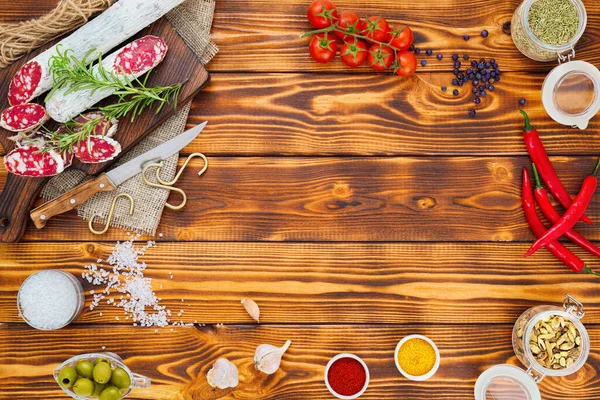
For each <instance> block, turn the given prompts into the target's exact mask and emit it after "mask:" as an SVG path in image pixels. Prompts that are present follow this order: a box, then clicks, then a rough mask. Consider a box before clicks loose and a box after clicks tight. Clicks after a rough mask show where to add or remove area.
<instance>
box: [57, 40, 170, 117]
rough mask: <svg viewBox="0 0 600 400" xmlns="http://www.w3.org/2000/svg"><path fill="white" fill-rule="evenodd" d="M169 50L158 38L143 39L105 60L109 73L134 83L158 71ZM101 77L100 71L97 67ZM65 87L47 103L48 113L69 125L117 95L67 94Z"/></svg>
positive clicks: (106, 91)
mask: <svg viewBox="0 0 600 400" xmlns="http://www.w3.org/2000/svg"><path fill="white" fill-rule="evenodd" d="M167 50H168V47H167V45H166V43H165V42H164V40H162V39H161V38H159V37H156V36H150V35H148V36H144V37H142V38H140V39H137V40H135V41H133V42H131V43H129V44H128V45H126V46H124V47H122V48H121V49H119V50H117V51H116V52H114V53H112V54H111V55H109V56H108V57H106V58H105V59H103V60H102V66H103V67H104V69H106V71H108V72H112V73H114V74H116V75H117V76H119V77H120V79H121V81H122V82H126V80H130V81H131V80H133V79H135V78H138V77H140V76H142V75H143V74H145V73H146V72H148V71H150V70H151V69H152V68H154V67H156V66H157V65H158V64H159V63H160V62H161V61H162V60H163V58H164V57H165V55H166V53H167ZM93 73H95V74H98V67H94V72H93ZM68 90H69V88H68V87H65V88H62V89H61V90H57V91H55V92H54V93H53V94H52V96H50V97H49V98H48V99H46V110H47V111H48V114H49V115H50V117H51V118H52V119H54V120H55V121H58V122H66V121H68V120H70V119H72V118H74V117H75V116H76V115H78V114H80V113H82V112H83V111H85V110H87V109H89V108H91V107H92V106H93V105H94V104H96V103H98V102H99V101H101V100H103V99H105V98H106V97H108V96H110V95H111V94H113V93H114V90H113V89H99V90H91V89H90V90H78V91H75V92H71V93H68V94H67V92H68Z"/></svg>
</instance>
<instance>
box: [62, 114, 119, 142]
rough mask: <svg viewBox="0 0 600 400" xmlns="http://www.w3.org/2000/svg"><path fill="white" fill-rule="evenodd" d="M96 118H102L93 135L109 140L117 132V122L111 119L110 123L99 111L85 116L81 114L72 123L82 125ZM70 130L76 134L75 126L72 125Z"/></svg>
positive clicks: (76, 128)
mask: <svg viewBox="0 0 600 400" xmlns="http://www.w3.org/2000/svg"><path fill="white" fill-rule="evenodd" d="M96 118H102V121H100V123H99V124H98V125H96V127H95V128H94V135H96V136H106V137H109V138H110V137H113V136H114V135H115V133H116V132H117V128H118V126H119V120H118V119H115V118H113V119H112V120H111V121H109V120H108V118H106V117H105V116H104V113H103V112H101V111H90V112H87V113H85V114H81V115H79V116H78V117H75V119H74V121H75V122H77V123H79V124H82V125H83V124H85V123H86V122H88V121H90V120H95V119H96ZM71 130H73V131H75V132H77V131H78V130H79V129H78V127H77V125H74V126H73V127H71Z"/></svg>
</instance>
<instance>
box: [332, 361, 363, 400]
mask: <svg viewBox="0 0 600 400" xmlns="http://www.w3.org/2000/svg"><path fill="white" fill-rule="evenodd" d="M340 358H353V359H355V360H357V361H358V362H359V363H360V364H361V365H362V366H363V368H364V369H365V374H366V379H365V385H364V386H363V388H362V389H361V390H360V392H358V393H356V394H353V395H352V396H344V395H341V394H338V393H336V391H335V390H333V389H332V388H331V386H330V385H329V379H327V375H328V374H329V368H330V367H331V365H332V364H333V363H334V362H336V361H337V360H339V359H340ZM369 380H370V375H369V368H368V367H367V364H365V362H364V361H363V360H362V359H361V358H360V357H358V356H355V355H354V354H350V353H341V354H338V355H337V356H335V357H333V358H332V359H331V360H329V362H328V363H327V366H326V367H325V386H327V389H329V392H331V394H332V395H334V396H335V397H337V398H338V399H343V400H351V399H356V398H358V397H359V396H361V395H362V394H363V393H364V392H365V390H367V386H369Z"/></svg>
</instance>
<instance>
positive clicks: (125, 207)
mask: <svg viewBox="0 0 600 400" xmlns="http://www.w3.org/2000/svg"><path fill="white" fill-rule="evenodd" d="M214 9H215V0H187V1H186V2H185V3H183V4H181V5H180V6H179V7H177V8H175V9H173V10H172V11H171V12H169V14H167V18H168V19H169V21H170V22H171V23H172V24H173V27H174V28H175V30H176V31H177V32H178V33H179V34H180V35H181V37H182V38H183V39H184V40H185V42H186V43H187V45H188V46H189V47H190V48H191V49H192V50H193V51H194V52H195V53H196V55H197V56H198V58H199V59H200V61H201V62H202V63H203V64H206V63H208V62H209V61H210V60H211V59H212V58H213V57H214V55H215V54H216V53H217V51H218V49H217V46H216V45H215V44H214V43H213V42H211V40H210V28H211V25H212V18H213V13H214ZM189 111H190V105H189V104H186V105H185V106H183V107H181V108H180V109H179V110H178V111H177V112H176V113H175V114H174V115H173V116H172V117H171V118H170V119H168V120H167V121H166V122H165V123H164V124H163V125H161V126H160V127H158V128H157V129H156V130H155V131H153V132H152V133H150V134H149V135H148V136H147V137H146V138H144V139H143V140H142V141H141V142H140V143H139V144H138V145H137V146H136V147H135V148H133V149H132V150H130V151H129V152H128V153H127V154H125V155H124V156H123V157H122V158H121V159H120V160H119V162H118V163H116V164H115V165H114V166H115V167H116V166H119V165H121V164H123V163H125V162H127V161H128V160H131V159H132V158H134V157H136V156H138V155H140V154H142V153H144V152H146V151H148V150H150V149H151V148H153V147H156V146H157V145H159V144H161V143H163V142H164V141H166V140H169V139H171V138H172V137H174V136H177V135H179V134H180V133H182V132H183V131H184V127H185V123H186V121H187V117H188V114H189ZM178 157H179V155H178V154H176V155H173V156H172V157H170V158H169V159H167V160H166V161H165V166H164V168H163V169H162V173H161V177H162V178H163V179H165V180H168V181H169V180H171V179H173V177H174V176H175V172H176V170H177V159H178ZM152 175H154V174H153V173H148V178H150V177H151V176H152ZM87 179H89V176H87V174H85V173H84V172H81V171H76V170H67V171H65V172H63V173H62V174H60V175H58V176H55V177H54V178H52V179H51V180H50V181H49V182H48V184H47V185H46V186H45V187H44V189H43V190H42V197H43V198H44V199H45V200H51V199H54V198H56V197H58V196H59V195H61V194H62V193H64V192H66V191H67V190H70V189H72V188H73V187H75V186H77V185H78V184H80V183H81V182H83V181H85V180H87ZM119 193H128V194H130V195H131V196H132V197H133V199H134V201H135V212H134V213H133V215H132V216H130V215H129V202H128V201H126V200H123V201H119V202H118V203H117V207H116V208H115V213H114V215H113V219H112V222H111V226H115V227H119V228H122V229H126V230H130V231H134V232H139V233H145V234H149V235H154V234H155V233H156V228H157V227H158V224H159V222H160V218H161V216H162V212H163V209H164V206H165V202H166V201H167V197H168V196H169V191H167V190H164V189H159V188H153V187H150V186H148V185H146V184H145V183H144V182H143V180H142V177H141V174H140V175H137V176H135V177H133V178H131V179H129V180H128V181H126V182H124V183H123V184H122V185H120V186H119V187H118V188H117V190H116V191H112V192H104V193H98V194H97V195H95V196H94V197H92V198H91V199H90V200H88V201H87V202H86V203H84V204H83V205H81V206H79V207H78V208H77V214H78V215H79V216H81V217H83V218H84V219H90V218H91V217H92V216H94V215H97V216H98V218H96V221H97V222H98V224H100V223H105V221H106V218H107V216H108V211H109V209H110V205H111V203H112V199H113V198H114V196H116V195H117V194H119Z"/></svg>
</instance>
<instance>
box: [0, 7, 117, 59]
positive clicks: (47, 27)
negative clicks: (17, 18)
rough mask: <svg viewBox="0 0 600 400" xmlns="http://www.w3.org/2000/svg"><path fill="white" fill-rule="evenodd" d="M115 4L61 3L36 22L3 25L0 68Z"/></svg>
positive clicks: (0, 34)
mask: <svg viewBox="0 0 600 400" xmlns="http://www.w3.org/2000/svg"><path fill="white" fill-rule="evenodd" d="M114 1H115V0H60V2H59V3H58V5H57V6H56V8H55V9H53V10H52V11H50V12H49V13H48V14H46V15H43V16H41V17H39V18H37V19H30V20H28V21H23V22H18V23H9V24H6V23H5V24H0V68H4V67H6V66H8V65H10V64H12V63H13V62H15V61H16V60H18V59H19V58H21V57H22V56H23V55H25V54H27V53H29V52H30V51H32V50H34V49H36V48H38V47H40V46H41V45H43V44H45V43H48V42H49V41H51V40H54V39H56V38H57V37H59V36H62V35H64V34H65V33H67V32H69V31H71V30H73V29H76V28H79V27H80V26H82V25H84V24H85V23H87V22H88V20H89V18H90V17H91V16H93V15H95V14H97V13H99V12H102V11H104V10H106V9H107V8H108V7H110V6H111V4H112V3H114Z"/></svg>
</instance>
